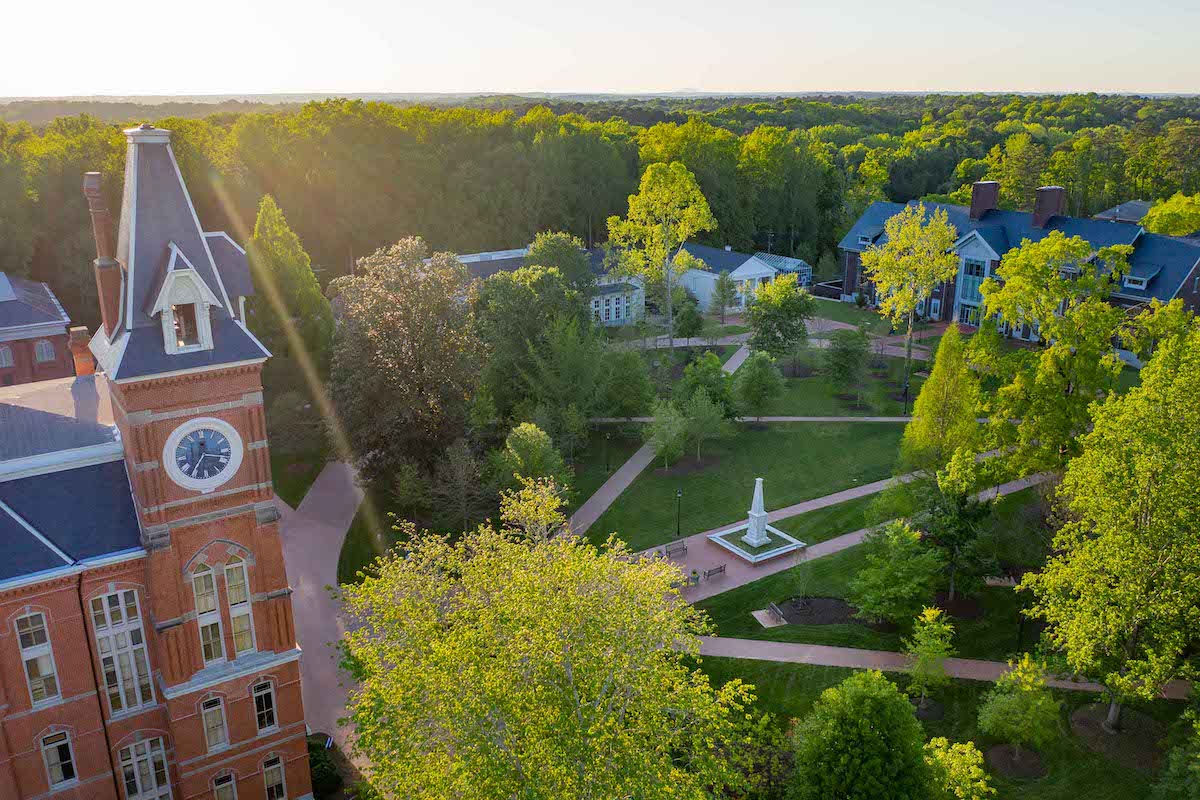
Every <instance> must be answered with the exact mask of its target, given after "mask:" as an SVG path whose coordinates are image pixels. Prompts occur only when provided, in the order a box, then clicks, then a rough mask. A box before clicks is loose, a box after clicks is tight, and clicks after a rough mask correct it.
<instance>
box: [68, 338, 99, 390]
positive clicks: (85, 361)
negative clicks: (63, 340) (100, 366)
mask: <svg viewBox="0 0 1200 800" xmlns="http://www.w3.org/2000/svg"><path fill="white" fill-rule="evenodd" d="M91 338H92V337H91V335H90V334H88V329H87V328H86V327H84V326H83V325H76V326H75V327H73V328H71V330H70V331H69V336H68V337H67V347H69V348H71V357H72V358H73V359H75V374H76V375H77V376H79V377H81V378H82V377H83V376H85V375H91V374H93V373H94V372H95V371H96V359H95V358H93V357H92V351H91V350H90V349H88V342H89V341H91Z"/></svg>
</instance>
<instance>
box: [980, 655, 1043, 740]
mask: <svg viewBox="0 0 1200 800" xmlns="http://www.w3.org/2000/svg"><path fill="white" fill-rule="evenodd" d="M1008 666H1009V669H1008V672H1006V673H1004V674H1003V675H1001V676H1000V679H999V680H997V681H996V687H995V688H994V689H992V691H991V692H989V693H988V695H987V697H986V698H985V699H984V701H983V704H982V705H981V706H980V707H979V730H981V731H983V732H984V733H986V734H987V735H989V736H994V737H996V738H997V739H1000V740H1001V741H1003V742H1007V743H1008V744H1010V745H1012V746H1013V748H1014V749H1015V750H1016V751H1017V753H1020V752H1021V747H1023V746H1028V747H1044V746H1045V745H1047V744H1049V743H1050V742H1052V741H1053V740H1054V738H1055V737H1056V736H1057V735H1058V727H1059V704H1058V701H1057V700H1055V699H1054V696H1053V695H1052V694H1051V693H1050V690H1049V689H1048V688H1047V687H1046V672H1045V670H1044V669H1043V668H1042V665H1041V664H1039V663H1038V662H1036V661H1034V660H1033V658H1031V657H1030V655H1029V654H1028V653H1026V654H1025V655H1023V656H1022V657H1021V660H1020V661H1017V662H1015V663H1014V662H1012V661H1010V662H1008Z"/></svg>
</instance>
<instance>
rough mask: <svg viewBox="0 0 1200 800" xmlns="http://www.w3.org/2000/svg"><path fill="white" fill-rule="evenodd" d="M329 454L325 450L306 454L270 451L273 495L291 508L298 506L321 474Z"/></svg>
mask: <svg viewBox="0 0 1200 800" xmlns="http://www.w3.org/2000/svg"><path fill="white" fill-rule="evenodd" d="M327 461H329V452H328V451H327V450H325V449H323V448H322V449H318V450H313V451H311V452H307V453H287V454H285V453H282V452H279V451H276V450H272V451H271V482H272V483H274V484H275V494H277V495H279V497H280V499H281V500H283V502H285V503H287V504H288V505H289V506H291V507H292V508H296V507H297V506H299V505H300V501H301V500H303V499H304V495H306V494H308V490H309V487H311V486H312V485H313V481H315V480H316V479H317V476H318V475H320V474H321V470H322V469H323V468H324V466H325V464H326V462H327Z"/></svg>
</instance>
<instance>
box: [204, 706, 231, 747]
mask: <svg viewBox="0 0 1200 800" xmlns="http://www.w3.org/2000/svg"><path fill="white" fill-rule="evenodd" d="M200 716H201V719H202V720H203V721H204V743H205V745H207V747H208V749H209V750H210V751H211V750H215V749H217V748H221V747H224V746H225V745H227V744H229V730H228V729H227V728H226V726H225V706H224V704H222V703H221V700H220V698H214V699H212V700H205V701H204V702H203V703H201V704H200Z"/></svg>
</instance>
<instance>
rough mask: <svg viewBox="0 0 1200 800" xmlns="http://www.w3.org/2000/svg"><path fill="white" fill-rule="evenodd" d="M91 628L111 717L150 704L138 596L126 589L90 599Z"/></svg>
mask: <svg viewBox="0 0 1200 800" xmlns="http://www.w3.org/2000/svg"><path fill="white" fill-rule="evenodd" d="M92 625H93V626H94V627H95V629H96V642H97V645H98V648H99V651H100V664H101V668H102V672H103V673H104V685H105V690H106V692H107V694H108V704H109V708H110V709H111V710H112V713H114V714H116V713H119V712H121V711H128V710H130V709H134V708H140V707H141V706H144V705H150V704H152V703H153V702H154V689H153V686H152V685H151V681H150V662H149V659H148V657H147V655H146V640H145V634H144V632H143V628H142V614H141V609H140V607H139V605H138V598H137V592H135V591H133V590H132V589H126V590H124V591H121V592H114V593H112V594H107V595H102V596H100V597H96V598H93V599H92Z"/></svg>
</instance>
